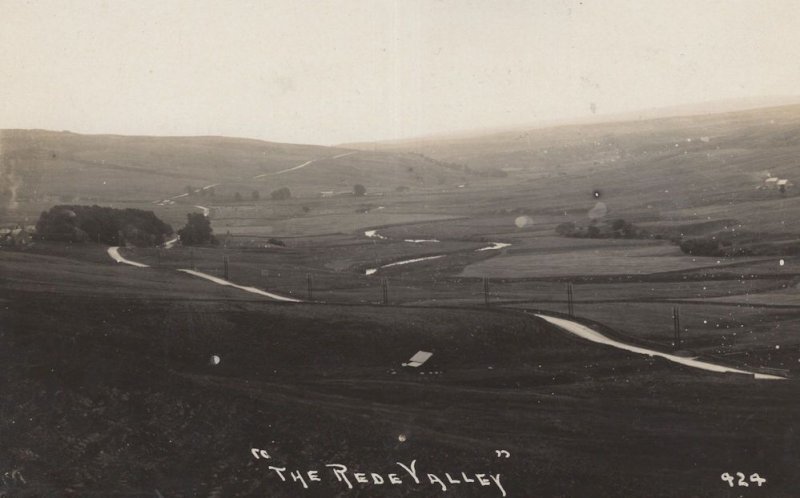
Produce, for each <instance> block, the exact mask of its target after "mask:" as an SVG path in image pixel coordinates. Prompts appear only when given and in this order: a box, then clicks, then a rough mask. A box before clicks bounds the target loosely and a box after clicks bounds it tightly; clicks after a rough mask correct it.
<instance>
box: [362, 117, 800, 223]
mask: <svg viewBox="0 0 800 498" xmlns="http://www.w3.org/2000/svg"><path fill="white" fill-rule="evenodd" d="M373 148H377V150H385V151H394V152H415V153H420V154H424V155H425V156H428V157H431V158H433V159H435V160H440V161H446V162H453V163H458V164H462V165H464V166H466V167H468V168H470V169H471V170H474V171H481V170H483V169H485V168H494V169H497V168H499V169H502V170H504V171H505V172H506V173H508V175H509V187H508V188H507V189H505V191H504V194H505V196H504V198H505V199H507V201H506V202H507V203H509V204H510V206H509V207H512V208H522V209H529V210H531V212H541V213H545V212H547V213H551V214H558V213H560V214H564V215H565V220H564V221H570V218H574V219H575V220H576V221H584V220H587V218H586V213H587V212H588V210H589V209H590V208H592V206H593V205H594V203H595V202H604V203H605V204H606V205H607V207H608V211H609V213H613V214H614V216H619V215H620V214H625V215H626V216H625V217H626V219H627V218H628V217H630V218H631V219H632V220H633V221H648V222H652V223H661V222H670V221H675V220H677V221H680V222H681V223H682V224H685V223H687V222H693V221H695V220H696V221H698V222H699V221H709V220H718V219H734V220H737V223H742V224H743V225H745V226H748V228H749V229H750V230H753V231H762V230H765V229H766V230H769V231H773V232H776V231H781V232H784V231H787V230H795V229H797V230H800V226H799V224H798V222H797V221H796V220H797V219H798V218H800V216H799V215H800V197H798V190H797V189H798V187H796V186H792V187H790V188H788V189H786V191H785V192H779V191H778V190H777V189H774V188H773V189H766V188H762V187H764V186H765V185H764V180H765V179H766V178H767V176H768V175H771V176H777V177H780V178H783V179H787V180H788V181H789V183H790V184H794V185H800V105H787V106H781V107H769V108H761V109H750V110H745V111H736V112H728V113H722V114H704V115H698V116H681V117H671V118H659V119H649V120H632V121H625V122H612V123H595V124H584V125H570V126H558V127H552V128H543V129H533V128H530V129H518V130H514V131H505V132H497V133H490V134H484V135H473V136H469V137H463V136H462V137H449V138H448V137H444V138H430V139H420V140H415V141H407V142H403V143H389V144H383V145H381V144H379V145H378V146H377V147H375V146H374V145H373ZM486 207H487V209H488V208H489V206H486ZM732 228H733V227H732Z"/></svg>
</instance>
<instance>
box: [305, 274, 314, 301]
mask: <svg viewBox="0 0 800 498" xmlns="http://www.w3.org/2000/svg"><path fill="white" fill-rule="evenodd" d="M306 288H307V292H308V300H309V301H311V300H312V299H313V296H314V292H313V288H314V280H313V279H312V278H311V274H310V273H306Z"/></svg>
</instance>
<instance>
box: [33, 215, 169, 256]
mask: <svg viewBox="0 0 800 498" xmlns="http://www.w3.org/2000/svg"><path fill="white" fill-rule="evenodd" d="M171 233H172V227H171V226H169V225H168V224H166V223H164V222H163V221H161V220H160V219H159V218H158V217H157V216H156V215H155V213H153V212H152V211H144V210H142V209H130V208H129V209H115V208H110V207H101V206H97V205H95V206H70V205H58V206H53V207H52V208H50V210H49V211H44V212H42V214H41V215H40V216H39V220H38V221H37V222H36V237H37V238H38V239H40V240H52V241H62V242H97V243H100V244H108V245H114V246H116V245H124V244H131V245H135V246H140V247H150V246H157V245H160V244H163V243H164V241H165V240H166V237H167V236H168V235H170V234H171Z"/></svg>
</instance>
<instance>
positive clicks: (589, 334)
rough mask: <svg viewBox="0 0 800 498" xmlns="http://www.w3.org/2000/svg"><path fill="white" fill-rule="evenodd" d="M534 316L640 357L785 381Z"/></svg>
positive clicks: (558, 319) (581, 326) (561, 320)
mask: <svg viewBox="0 0 800 498" xmlns="http://www.w3.org/2000/svg"><path fill="white" fill-rule="evenodd" d="M534 316H536V317H538V318H541V319H542V320H545V321H546V322H548V323H550V324H552V325H555V326H556V327H558V328H560V329H562V330H566V331H567V332H569V333H571V334H575V335H576V336H578V337H581V338H582V339H586V340H587V341H591V342H595V343H598V344H605V345H606V346H611V347H614V348H617V349H622V350H625V351H630V352H632V353H637V354H641V355H647V356H650V357H652V356H658V357H661V358H664V359H666V360H669V361H671V362H674V363H679V364H681V365H684V366H687V367H691V368H697V369H700V370H706V371H709V372H717V373H738V374H746V375H752V376H753V377H755V378H756V379H763V380H786V379H785V378H784V377H780V376H777V375H770V374H763V373H758V372H750V371H747V370H740V369H738V368H731V367H726V366H723V365H717V364H715V363H709V362H707V361H703V360H698V359H697V358H686V357H683V356H677V355H674V354H669V353H662V352H661V351H655V350H653V349H647V348H642V347H639V346H633V345H631V344H626V343H624V342H620V341H616V340H614V339H611V338H610V337H606V336H604V335H603V334H601V333H600V332H597V331H596V330H592V329H590V328H589V327H587V326H586V325H582V324H580V323H577V322H573V321H572V320H567V319H564V318H556V317H554V316H550V315H543V314H540V313H536V314H535V315H534Z"/></svg>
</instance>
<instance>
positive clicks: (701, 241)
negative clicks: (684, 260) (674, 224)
mask: <svg viewBox="0 0 800 498" xmlns="http://www.w3.org/2000/svg"><path fill="white" fill-rule="evenodd" d="M680 248H681V251H683V252H684V253H686V254H691V255H692V256H714V257H719V256H724V253H725V251H723V249H722V247H721V246H720V243H719V241H717V240H716V239H709V238H705V237H694V238H691V239H683V240H681V242H680Z"/></svg>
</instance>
